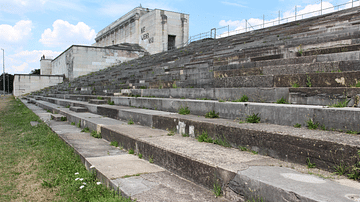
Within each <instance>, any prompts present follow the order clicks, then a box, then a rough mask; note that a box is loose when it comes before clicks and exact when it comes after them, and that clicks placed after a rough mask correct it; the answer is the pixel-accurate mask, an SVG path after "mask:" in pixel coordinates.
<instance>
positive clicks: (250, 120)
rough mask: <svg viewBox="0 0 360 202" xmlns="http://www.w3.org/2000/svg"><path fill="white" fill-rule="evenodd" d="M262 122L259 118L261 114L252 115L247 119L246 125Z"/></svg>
mask: <svg viewBox="0 0 360 202" xmlns="http://www.w3.org/2000/svg"><path fill="white" fill-rule="evenodd" d="M260 120H261V118H260V116H259V113H257V114H255V113H253V114H252V115H248V116H247V117H246V123H260Z"/></svg>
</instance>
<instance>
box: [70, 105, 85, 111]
mask: <svg viewBox="0 0 360 202" xmlns="http://www.w3.org/2000/svg"><path fill="white" fill-rule="evenodd" d="M70 111H74V112H87V111H88V109H87V108H86V107H75V106H72V107H70Z"/></svg>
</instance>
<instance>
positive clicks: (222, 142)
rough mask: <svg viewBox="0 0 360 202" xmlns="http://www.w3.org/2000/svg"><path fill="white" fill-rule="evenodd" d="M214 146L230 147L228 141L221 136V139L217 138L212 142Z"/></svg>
mask: <svg viewBox="0 0 360 202" xmlns="http://www.w3.org/2000/svg"><path fill="white" fill-rule="evenodd" d="M214 144H218V145H221V146H223V147H231V145H230V143H229V141H228V140H227V139H226V137H225V136H224V135H223V137H222V138H219V137H217V138H216V139H215V140H214Z"/></svg>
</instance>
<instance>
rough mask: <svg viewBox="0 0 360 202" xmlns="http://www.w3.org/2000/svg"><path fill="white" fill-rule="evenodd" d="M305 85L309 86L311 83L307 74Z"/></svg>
mask: <svg viewBox="0 0 360 202" xmlns="http://www.w3.org/2000/svg"><path fill="white" fill-rule="evenodd" d="M306 86H307V87H311V86H312V83H311V78H310V76H309V75H306Z"/></svg>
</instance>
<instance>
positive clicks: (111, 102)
mask: <svg viewBox="0 0 360 202" xmlns="http://www.w3.org/2000/svg"><path fill="white" fill-rule="evenodd" d="M107 103H108V105H114V104H115V103H114V101H111V100H108V101H107Z"/></svg>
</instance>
